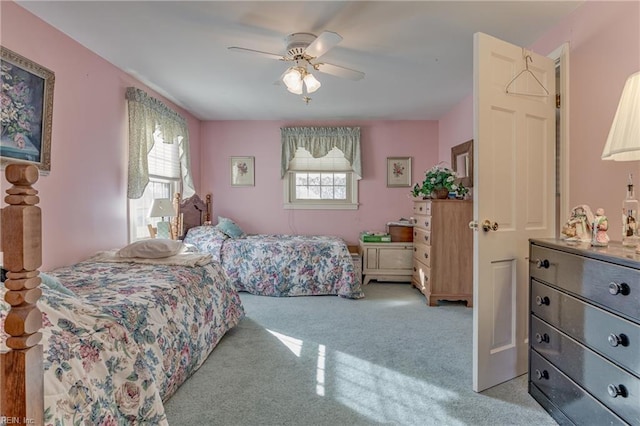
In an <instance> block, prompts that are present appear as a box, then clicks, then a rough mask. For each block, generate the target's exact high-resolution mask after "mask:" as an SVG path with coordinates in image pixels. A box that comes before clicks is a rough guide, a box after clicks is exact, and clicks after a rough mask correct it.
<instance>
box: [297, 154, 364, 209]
mask: <svg viewBox="0 0 640 426" xmlns="http://www.w3.org/2000/svg"><path fill="white" fill-rule="evenodd" d="M284 199H285V208H286V209H357V208H358V185H357V179H355V178H354V176H353V172H352V169H351V165H350V164H349V162H348V161H347V160H346V159H345V158H344V154H343V153H342V151H340V150H339V149H337V148H333V149H332V150H331V151H329V153H328V154H327V155H325V156H324V157H321V158H313V157H312V156H311V154H310V153H309V152H308V151H307V150H305V149H304V148H298V149H297V150H296V153H295V156H294V158H293V159H292V160H291V161H290V163H289V171H288V172H287V174H286V175H285V178H284Z"/></svg>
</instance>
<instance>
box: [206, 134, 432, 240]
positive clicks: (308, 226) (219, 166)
mask: <svg viewBox="0 0 640 426" xmlns="http://www.w3.org/2000/svg"><path fill="white" fill-rule="evenodd" d="M285 126H359V127H360V128H361V129H360V132H361V147H362V163H363V164H362V169H363V177H362V180H360V182H359V191H360V203H361V205H360V207H359V209H358V210H285V209H283V206H282V205H283V186H282V180H281V179H280V127H285ZM201 134H202V137H201V139H202V147H201V150H202V157H201V164H200V166H201V170H202V173H201V181H200V187H201V188H202V190H203V192H210V193H211V194H213V217H214V221H215V220H216V218H217V216H218V215H220V216H226V217H230V218H232V219H233V220H235V221H236V222H237V223H238V224H239V225H240V226H241V227H242V228H243V229H244V230H245V231H246V232H249V233H298V234H328V235H337V236H340V237H342V238H344V239H345V240H347V241H348V242H357V240H358V235H359V233H360V231H363V230H384V226H385V224H386V223H387V222H388V221H390V220H397V219H399V218H400V217H409V216H411V209H412V204H411V200H410V198H409V196H408V194H409V191H410V188H387V186H386V158H387V157H413V165H412V171H413V173H412V174H413V179H412V182H416V181H418V180H420V181H421V180H422V177H421V176H422V175H423V172H424V170H426V169H427V168H429V167H431V166H432V165H433V164H435V163H437V158H438V123H437V122H436V121H364V122H331V123H319V122H311V123H309V122H307V123H285V122H277V121H209V122H204V123H203V126H202V133H201ZM231 156H254V157H255V180H256V185H255V186H253V187H231V183H230V171H229V157H231Z"/></svg>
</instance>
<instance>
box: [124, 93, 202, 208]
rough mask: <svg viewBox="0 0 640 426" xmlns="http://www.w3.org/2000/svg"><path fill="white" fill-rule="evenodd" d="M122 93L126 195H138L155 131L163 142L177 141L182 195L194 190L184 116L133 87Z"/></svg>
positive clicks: (146, 176)
mask: <svg viewBox="0 0 640 426" xmlns="http://www.w3.org/2000/svg"><path fill="white" fill-rule="evenodd" d="M125 97H126V99H127V102H128V108H129V168H128V169H129V170H128V183H127V197H129V198H131V199H137V198H140V197H141V196H142V194H143V193H144V189H145V188H146V187H147V184H148V183H149V162H148V154H149V152H150V151H151V148H153V145H154V143H155V139H156V138H157V137H158V132H159V133H160V135H161V139H162V141H163V142H164V143H167V144H172V143H178V144H179V152H180V174H181V180H182V196H183V197H184V198H187V197H190V196H191V195H193V194H195V188H194V185H193V178H192V177H191V158H190V155H189V128H188V126H187V122H186V120H185V119H184V117H182V116H181V115H180V114H178V113H177V112H175V111H173V110H172V109H170V108H169V107H167V106H166V105H165V104H164V103H163V102H162V101H160V100H158V99H155V98H152V97H150V96H149V95H147V93H146V92H144V91H142V90H140V89H136V88H135V87H127V92H126V95H125ZM154 135H155V137H154Z"/></svg>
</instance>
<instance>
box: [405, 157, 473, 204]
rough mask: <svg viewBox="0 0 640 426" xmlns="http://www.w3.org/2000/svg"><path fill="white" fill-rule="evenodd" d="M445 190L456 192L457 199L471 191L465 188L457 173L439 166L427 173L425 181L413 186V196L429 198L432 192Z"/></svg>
mask: <svg viewBox="0 0 640 426" xmlns="http://www.w3.org/2000/svg"><path fill="white" fill-rule="evenodd" d="M444 188H446V189H447V191H448V192H455V194H456V196H457V197H462V196H464V195H465V194H466V193H467V192H469V189H468V188H465V186H464V185H463V184H462V183H461V182H460V180H459V179H458V177H457V175H456V172H454V171H453V170H451V169H450V168H448V167H445V166H442V165H440V164H438V165H435V166H433V167H432V168H430V169H429V170H427V171H426V172H425V174H424V180H423V181H422V183H416V184H415V185H414V186H413V189H412V190H411V195H412V196H414V197H416V198H429V197H431V193H432V192H434V191H436V190H440V189H444Z"/></svg>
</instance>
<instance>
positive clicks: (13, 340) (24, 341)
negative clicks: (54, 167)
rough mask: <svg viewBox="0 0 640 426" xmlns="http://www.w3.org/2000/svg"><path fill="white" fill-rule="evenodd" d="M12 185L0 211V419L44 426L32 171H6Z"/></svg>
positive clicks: (21, 167)
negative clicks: (0, 300) (1, 290)
mask: <svg viewBox="0 0 640 426" xmlns="http://www.w3.org/2000/svg"><path fill="white" fill-rule="evenodd" d="M5 175H6V177H7V180H8V181H9V182H10V183H12V184H13V186H12V187H11V188H9V189H8V190H7V191H6V192H7V194H8V195H7V196H6V197H5V202H6V203H7V204H8V206H6V207H5V208H3V209H2V248H3V251H4V257H3V268H4V269H6V270H8V273H7V280H6V281H5V283H4V285H5V287H6V288H7V292H6V294H5V301H6V302H7V303H8V304H9V305H10V310H9V313H8V314H7V317H6V319H5V324H4V329H5V332H6V333H7V334H8V335H9V337H7V341H6V344H7V347H8V348H9V350H8V351H7V352H3V353H2V354H0V357H1V361H2V363H1V368H0V388H1V390H2V392H1V393H2V397H1V398H0V416H6V417H7V418H10V419H13V421H14V422H15V421H18V423H20V424H34V425H41V424H43V423H44V420H43V415H44V373H43V369H42V361H43V354H42V345H40V344H39V343H40V339H41V338H42V333H41V332H40V330H41V329H42V314H41V312H40V310H39V309H38V307H37V306H36V303H37V302H38V299H39V298H40V296H41V295H42V290H41V289H40V288H39V285H40V283H41V279H40V277H39V274H40V272H39V271H38V268H39V267H40V266H41V265H42V233H41V231H42V223H41V212H40V207H37V206H36V204H38V202H39V201H40V198H39V197H38V196H37V194H38V191H37V190H35V189H33V188H32V187H31V185H32V184H33V183H35V182H36V181H37V180H38V169H37V168H36V167H35V166H33V165H28V164H10V165H8V166H7V167H6V170H5Z"/></svg>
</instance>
